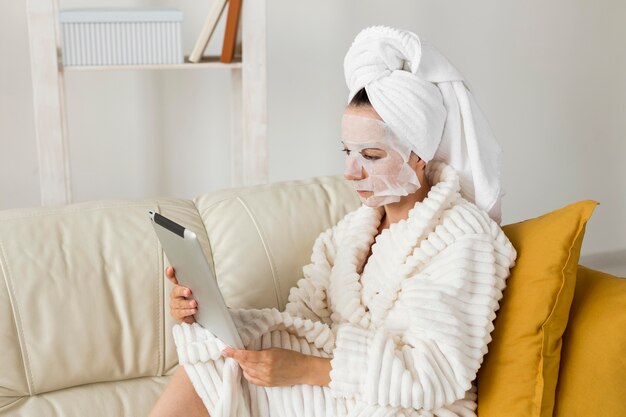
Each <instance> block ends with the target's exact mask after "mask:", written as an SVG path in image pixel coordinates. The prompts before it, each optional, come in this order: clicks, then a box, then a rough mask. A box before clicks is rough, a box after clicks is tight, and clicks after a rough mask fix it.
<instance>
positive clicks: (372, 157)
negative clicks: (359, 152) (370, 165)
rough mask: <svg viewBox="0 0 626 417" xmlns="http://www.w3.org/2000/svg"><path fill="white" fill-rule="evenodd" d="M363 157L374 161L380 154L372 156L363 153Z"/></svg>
mask: <svg viewBox="0 0 626 417" xmlns="http://www.w3.org/2000/svg"><path fill="white" fill-rule="evenodd" d="M363 158H365V159H368V160H370V161H375V160H377V159H380V156H373V155H363Z"/></svg>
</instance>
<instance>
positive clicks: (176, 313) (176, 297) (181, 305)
mask: <svg viewBox="0 0 626 417" xmlns="http://www.w3.org/2000/svg"><path fill="white" fill-rule="evenodd" d="M165 275H166V276H167V278H169V280H170V281H172V284H174V287H173V288H172V291H171V292H170V314H171V315H172V317H174V318H175V319H176V320H179V321H184V322H185V323H189V324H191V323H194V322H195V321H196V319H194V317H193V315H194V314H196V312H197V311H198V302H197V301H196V300H194V299H192V298H186V297H189V296H191V289H189V288H187V287H183V286H182V285H179V284H178V280H177V279H176V275H175V274H174V268H172V267H171V266H168V267H167V268H165Z"/></svg>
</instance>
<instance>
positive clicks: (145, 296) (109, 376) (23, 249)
mask: <svg viewBox="0 0 626 417" xmlns="http://www.w3.org/2000/svg"><path fill="white" fill-rule="evenodd" d="M148 210H156V211H159V212H161V213H164V214H165V215H166V216H168V217H171V218H173V219H175V220H178V221H180V222H182V223H184V224H190V225H194V226H195V227H196V228H197V229H200V230H202V221H201V220H200V218H199V216H198V213H197V211H196V209H195V207H194V205H193V203H192V202H191V201H189V200H173V199H172V200H142V201H94V202H86V203H79V204H72V205H68V206H63V207H52V208H50V207H40V208H34V209H19V210H7V211H2V212H1V213H0V280H1V281H2V285H0V352H2V359H1V360H0V369H1V371H0V410H1V409H2V407H3V406H5V405H7V404H9V403H12V402H14V401H18V400H19V399H20V397H25V396H33V395H36V394H43V393H48V392H52V391H55V390H62V389H64V388H69V387H75V386H78V385H82V384H91V383H96V382H108V381H120V380H126V379H130V378H138V377H144V376H160V375H163V374H165V373H167V372H168V371H170V370H171V369H172V368H173V367H174V366H175V364H176V363H177V357H176V351H175V348H174V343H173V338H172V335H171V332H170V330H169V329H170V328H171V326H172V324H173V321H172V320H171V319H170V315H169V303H168V302H167V300H169V294H168V291H167V288H166V287H165V281H167V280H166V279H164V264H165V263H166V260H165V259H164V257H163V253H162V250H161V248H160V245H159V243H158V240H157V238H156V234H155V233H154V230H152V227H151V225H150V220H149V217H148V214H147V212H148ZM200 239H201V241H204V242H206V235H204V236H203V235H200ZM204 246H207V245H206V243H205V245H204Z"/></svg>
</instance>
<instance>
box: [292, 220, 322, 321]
mask: <svg viewBox="0 0 626 417" xmlns="http://www.w3.org/2000/svg"><path fill="white" fill-rule="evenodd" d="M332 232H333V228H330V229H328V230H326V231H325V232H323V233H321V234H320V235H319V236H318V237H317V239H316V240H315V242H314V244H313V250H312V254H311V262H310V263H309V264H307V265H305V266H304V267H303V268H302V272H303V278H300V279H299V280H298V282H297V283H296V286H295V287H292V288H291V290H290V292H289V297H288V302H287V305H286V306H285V311H286V312H287V313H289V314H291V315H292V316H294V317H302V318H305V319H309V320H311V321H318V322H322V323H324V324H328V325H330V324H331V319H330V309H329V307H328V303H327V298H326V289H327V288H328V284H329V275H330V270H331V268H332V264H333V260H334V247H333V244H332V239H331V236H332Z"/></svg>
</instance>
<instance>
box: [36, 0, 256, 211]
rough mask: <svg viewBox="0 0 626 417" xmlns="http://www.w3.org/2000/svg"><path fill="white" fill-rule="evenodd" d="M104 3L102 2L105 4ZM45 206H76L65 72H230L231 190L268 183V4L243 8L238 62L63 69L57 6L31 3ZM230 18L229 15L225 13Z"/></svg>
mask: <svg viewBox="0 0 626 417" xmlns="http://www.w3.org/2000/svg"><path fill="white" fill-rule="evenodd" d="M102 1H103V2H104V0H102ZM26 9H27V21H28V32H29V39H30V57H31V73H32V84H33V103H34V110H35V131H36V135H37V150H38V163H39V179H40V190H41V204H42V205H44V206H54V205H63V204H69V203H71V202H72V196H71V187H70V170H69V161H68V145H67V143H68V142H67V135H68V133H67V130H68V129H67V117H68V115H67V111H66V104H65V80H64V75H65V72H66V71H67V72H70V71H112V70H114V71H118V70H125V71H128V70H190V69H204V70H212V69H226V70H229V71H230V73H231V77H230V78H231V94H232V97H231V103H232V104H231V112H232V117H231V119H232V126H231V141H232V142H231V148H232V159H231V168H232V177H231V184H232V186H244V185H255V184H264V183H267V182H268V167H267V63H266V57H267V53H266V50H267V48H266V0H251V1H246V0H244V1H243V2H242V8H241V15H240V23H239V24H240V25H241V30H240V33H241V37H240V38H239V39H237V47H236V52H235V58H236V59H235V60H233V62H232V63H229V64H225V63H222V62H220V60H219V57H204V58H203V60H202V61H201V62H199V63H191V62H189V61H188V58H187V57H185V62H184V63H183V64H166V65H111V66H68V67H65V66H64V65H63V59H62V48H61V38H60V36H61V35H60V34H61V30H60V29H61V28H60V23H59V18H58V12H59V0H27V2H26ZM224 13H226V10H225V11H224Z"/></svg>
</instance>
